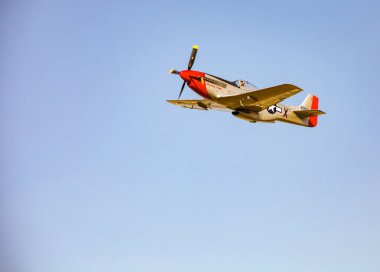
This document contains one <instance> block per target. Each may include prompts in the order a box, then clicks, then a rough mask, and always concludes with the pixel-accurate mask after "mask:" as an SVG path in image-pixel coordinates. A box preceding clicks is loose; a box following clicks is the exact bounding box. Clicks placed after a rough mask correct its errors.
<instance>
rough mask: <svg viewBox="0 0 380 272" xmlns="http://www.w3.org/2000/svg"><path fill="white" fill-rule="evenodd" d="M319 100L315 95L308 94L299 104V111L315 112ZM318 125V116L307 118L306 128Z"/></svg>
mask: <svg viewBox="0 0 380 272" xmlns="http://www.w3.org/2000/svg"><path fill="white" fill-rule="evenodd" d="M318 103H319V99H318V97H316V96H315V95H312V94H309V95H308V96H307V97H306V98H305V100H304V101H303V102H302V104H301V107H300V108H301V109H308V110H317V109H318ZM317 124H318V116H311V117H308V124H307V126H308V127H316V126H317Z"/></svg>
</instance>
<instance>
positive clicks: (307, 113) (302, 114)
mask: <svg viewBox="0 0 380 272" xmlns="http://www.w3.org/2000/svg"><path fill="white" fill-rule="evenodd" d="M293 112H294V113H295V114H297V115H298V116H299V117H301V118H302V117H311V116H318V115H322V114H326V113H325V112H323V111H321V110H295V111H293Z"/></svg>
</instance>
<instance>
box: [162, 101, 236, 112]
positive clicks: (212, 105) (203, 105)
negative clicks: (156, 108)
mask: <svg viewBox="0 0 380 272" xmlns="http://www.w3.org/2000/svg"><path fill="white" fill-rule="evenodd" d="M167 101H168V102H169V103H172V104H173V105H176V106H180V107H182V108H188V109H197V110H220V111H232V110H231V109H229V108H226V107H225V106H223V105H220V104H218V103H216V102H213V101H211V100H208V99H200V100H167Z"/></svg>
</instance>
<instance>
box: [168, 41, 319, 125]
mask: <svg viewBox="0 0 380 272" xmlns="http://www.w3.org/2000/svg"><path fill="white" fill-rule="evenodd" d="M197 52H198V46H197V45H194V46H193V49H192V52H191V55H190V60H189V64H188V67H187V70H183V71H181V72H179V71H177V70H174V69H172V70H170V72H169V74H177V75H179V76H180V77H181V78H182V79H183V81H184V82H183V84H182V87H181V91H180V93H179V96H178V100H167V101H168V102H169V103H172V104H174V105H177V106H181V107H183V108H189V109H198V110H220V111H226V112H231V113H232V115H233V116H235V117H237V118H240V119H243V120H246V121H249V122H251V123H256V122H266V123H274V122H276V121H281V122H286V123H290V124H294V125H300V126H306V127H315V126H316V125H317V121H318V115H322V114H325V112H323V111H321V110H319V109H318V97H316V96H315V95H312V94H309V95H308V96H307V97H306V98H305V100H304V101H303V102H302V104H301V105H300V106H286V105H283V104H280V102H281V101H283V100H284V99H286V98H288V97H290V96H293V95H295V94H297V93H299V92H302V89H300V88H299V87H297V86H294V85H292V84H282V85H278V86H273V87H269V88H264V89H258V88H257V87H256V86H255V85H253V84H252V83H250V82H248V81H246V80H241V79H240V80H235V81H229V80H226V79H223V78H220V77H217V76H213V75H211V74H206V73H204V72H199V71H194V70H191V68H192V67H193V64H194V61H195V57H196V55H197ZM185 84H187V85H188V86H189V87H190V88H191V89H192V90H193V91H194V92H196V93H197V94H199V95H200V96H202V97H203V99H196V100H179V99H180V97H181V94H182V92H183V89H184V88H185Z"/></svg>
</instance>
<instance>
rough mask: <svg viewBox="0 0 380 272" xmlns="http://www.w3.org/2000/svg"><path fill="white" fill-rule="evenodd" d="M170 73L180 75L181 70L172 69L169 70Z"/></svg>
mask: <svg viewBox="0 0 380 272" xmlns="http://www.w3.org/2000/svg"><path fill="white" fill-rule="evenodd" d="M169 74H176V75H178V74H179V72H178V71H177V70H175V69H171V70H170V71H169Z"/></svg>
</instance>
